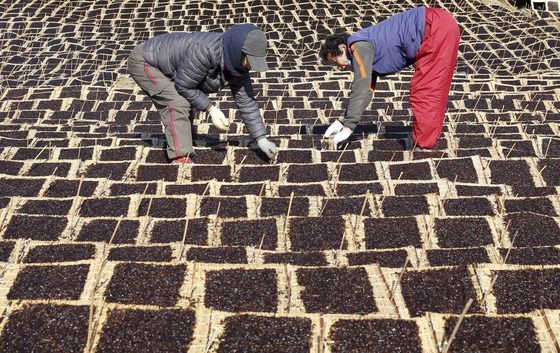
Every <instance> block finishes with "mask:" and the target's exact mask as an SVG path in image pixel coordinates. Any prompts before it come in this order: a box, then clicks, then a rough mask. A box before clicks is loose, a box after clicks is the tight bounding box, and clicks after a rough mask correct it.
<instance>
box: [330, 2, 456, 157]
mask: <svg viewBox="0 0 560 353" xmlns="http://www.w3.org/2000/svg"><path fill="white" fill-rule="evenodd" d="M458 49H459V26H458V25H457V22H456V21H455V19H454V18H453V16H452V15H451V14H450V13H449V12H447V11H446V10H443V9H436V8H426V7H419V8H414V9H411V10H407V11H404V12H402V13H399V14H397V15H394V16H393V17H390V18H388V19H386V20H384V21H381V22H379V23H378V24H376V25H374V26H371V27H368V28H364V29H362V30H360V31H358V32H356V33H355V34H353V35H349V34H347V33H344V34H335V35H332V36H329V37H327V38H326V40H325V42H324V44H323V45H322V47H321V49H320V52H319V55H320V56H321V58H322V59H323V60H326V61H328V62H329V63H330V64H332V65H334V66H337V67H338V68H340V69H343V70H344V69H350V68H351V69H352V70H353V71H354V80H353V82H352V90H351V94H350V100H349V102H348V105H347V107H346V112H345V115H344V117H341V118H338V119H337V120H336V121H335V122H334V123H333V124H332V125H331V126H330V127H329V128H328V129H327V131H326V133H325V135H324V137H325V138H332V139H333V142H334V143H335V145H337V144H338V143H340V142H342V141H345V140H346V139H348V137H350V135H351V134H352V132H353V130H354V129H355V128H356V125H357V124H358V122H359V121H360V120H361V117H362V114H363V112H364V110H365V108H366V107H367V105H368V104H369V102H370V101H371V98H372V96H373V91H374V89H375V83H376V82H377V78H378V77H384V76H386V75H390V74H393V73H396V72H398V71H400V70H402V69H403V68H405V67H407V66H409V65H414V67H415V72H414V76H413V77H412V81H411V82H410V106H411V108H412V113H413V114H414V126H413V129H412V143H411V145H412V146H413V148H415V150H429V149H432V148H433V147H434V146H435V145H436V143H437V140H438V139H439V136H440V134H441V130H442V128H443V119H444V116H445V110H446V107H447V99H448V96H449V88H450V87H451V79H452V77H453V72H454V71H455V64H456V62H457V54H458Z"/></svg>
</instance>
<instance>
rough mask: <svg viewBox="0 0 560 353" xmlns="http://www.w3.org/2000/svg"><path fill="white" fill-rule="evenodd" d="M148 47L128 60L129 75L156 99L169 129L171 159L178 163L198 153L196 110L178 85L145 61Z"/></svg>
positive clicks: (168, 147) (168, 154)
mask: <svg viewBox="0 0 560 353" xmlns="http://www.w3.org/2000/svg"><path fill="white" fill-rule="evenodd" d="M143 48H144V44H140V45H138V46H137V47H136V48H134V50H133V51H132V53H131V54H130V56H129V58H128V73H129V74H130V75H131V76H132V78H133V79H134V81H135V82H136V83H137V84H138V86H140V88H141V89H142V91H143V92H144V93H145V94H146V95H148V97H150V98H151V99H152V102H153V103H154V106H155V107H156V109H157V110H158V112H159V114H160V116H161V120H162V121H163V125H164V127H165V138H166V140H167V157H168V158H169V159H175V158H179V157H184V156H190V155H192V154H193V153H194V150H193V143H192V140H193V137H192V119H193V117H194V109H193V108H192V107H191V105H190V103H189V102H188V101H187V100H186V99H185V98H184V97H183V96H181V95H180V94H179V93H178V92H177V90H176V89H175V82H173V81H172V80H171V79H169V78H168V77H167V76H165V75H164V74H163V73H162V72H160V71H159V70H158V69H157V68H155V67H153V66H151V65H150V64H148V63H147V62H146V61H145V60H144V55H143Z"/></svg>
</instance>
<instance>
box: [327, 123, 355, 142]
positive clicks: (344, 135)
mask: <svg viewBox="0 0 560 353" xmlns="http://www.w3.org/2000/svg"><path fill="white" fill-rule="evenodd" d="M352 132H353V130H352V129H350V128H349V127H345V128H344V129H342V131H340V132H339V133H337V134H336V135H334V137H333V139H332V140H333V143H334V145H335V146H337V145H338V144H339V143H341V142H342V141H346V140H347V139H348V138H349V137H350V135H352Z"/></svg>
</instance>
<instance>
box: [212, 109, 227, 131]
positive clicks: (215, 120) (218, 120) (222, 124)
mask: <svg viewBox="0 0 560 353" xmlns="http://www.w3.org/2000/svg"><path fill="white" fill-rule="evenodd" d="M208 113H209V114H210V117H211V118H212V124H214V126H215V127H216V128H217V129H218V130H220V131H228V129H229V120H228V119H227V118H226V116H225V115H224V113H222V111H221V110H220V109H218V108H216V106H214V105H212V106H210V109H208Z"/></svg>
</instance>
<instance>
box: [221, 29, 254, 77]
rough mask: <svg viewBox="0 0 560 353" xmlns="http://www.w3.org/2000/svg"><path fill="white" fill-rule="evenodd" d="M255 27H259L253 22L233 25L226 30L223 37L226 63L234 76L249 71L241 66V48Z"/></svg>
mask: <svg viewBox="0 0 560 353" xmlns="http://www.w3.org/2000/svg"><path fill="white" fill-rule="evenodd" d="M255 29H259V28H258V27H257V26H255V25H252V24H238V25H233V26H231V28H230V29H228V30H227V31H225V32H224V36H223V39H222V41H223V47H224V65H225V68H226V69H227V70H228V71H229V72H230V73H231V74H232V75H234V76H242V75H244V74H246V73H247V70H245V69H244V68H243V67H242V66H241V58H242V57H243V53H242V51H241V49H242V48H243V44H244V43H245V39H246V38H247V35H248V34H249V32H251V31H254V30H255Z"/></svg>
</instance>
